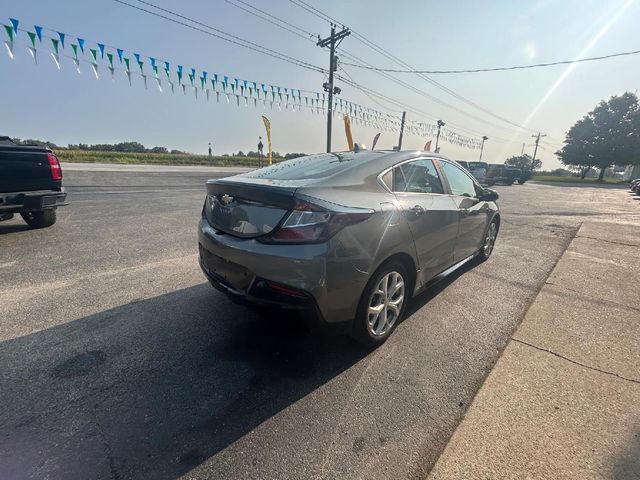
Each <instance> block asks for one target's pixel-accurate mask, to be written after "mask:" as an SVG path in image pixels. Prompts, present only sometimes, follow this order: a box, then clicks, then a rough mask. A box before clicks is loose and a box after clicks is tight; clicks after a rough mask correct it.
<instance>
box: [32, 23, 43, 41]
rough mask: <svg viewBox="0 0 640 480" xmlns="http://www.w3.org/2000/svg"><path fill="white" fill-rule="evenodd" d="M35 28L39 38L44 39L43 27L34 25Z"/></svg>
mask: <svg viewBox="0 0 640 480" xmlns="http://www.w3.org/2000/svg"><path fill="white" fill-rule="evenodd" d="M33 28H34V29H35V31H36V35H37V36H38V40H40V41H42V27H40V26H38V25H34V26H33Z"/></svg>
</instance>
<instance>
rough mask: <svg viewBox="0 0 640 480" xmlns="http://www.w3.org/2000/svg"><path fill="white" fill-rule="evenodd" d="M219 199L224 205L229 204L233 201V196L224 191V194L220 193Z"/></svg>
mask: <svg viewBox="0 0 640 480" xmlns="http://www.w3.org/2000/svg"><path fill="white" fill-rule="evenodd" d="M220 201H221V202H222V203H224V204H225V205H229V204H230V203H231V202H233V197H232V196H231V195H227V194H226V193H225V194H224V195H222V197H220Z"/></svg>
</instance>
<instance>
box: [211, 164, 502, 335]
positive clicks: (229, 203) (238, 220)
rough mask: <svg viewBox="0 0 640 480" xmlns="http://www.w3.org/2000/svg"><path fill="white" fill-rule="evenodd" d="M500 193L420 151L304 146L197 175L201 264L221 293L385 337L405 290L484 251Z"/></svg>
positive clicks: (410, 292) (411, 291) (494, 230)
mask: <svg viewBox="0 0 640 480" xmlns="http://www.w3.org/2000/svg"><path fill="white" fill-rule="evenodd" d="M497 198H498V194H497V193H496V192H494V191H493V190H488V189H484V188H483V187H481V186H480V184H479V183H478V182H477V181H476V179H474V178H473V177H472V176H471V175H470V174H469V173H468V172H467V171H466V170H464V169H463V168H461V167H460V166H459V165H458V164H457V163H456V162H454V161H452V160H448V159H446V158H443V157H442V156H440V155H434V154H430V153H426V152H389V151H361V152H357V153H355V152H344V153H327V154H319V155H310V156H306V157H300V158H296V159H293V160H288V161H285V162H282V163H278V164H276V165H273V166H269V167H266V168H262V169H259V170H254V171H252V172H249V173H244V174H241V175H235V176H232V177H227V178H223V179H217V180H209V181H208V182H207V197H206V200H205V203H204V207H203V210H202V218H201V219H200V224H199V244H200V245H199V247H200V265H201V267H202V270H203V271H204V273H205V274H206V276H207V277H208V279H209V281H210V282H211V284H212V285H213V286H214V287H215V288H217V289H218V290H220V291H222V292H224V293H226V294H227V295H229V296H230V297H232V298H234V299H236V300H240V301H241V302H243V303H244V302H249V303H253V304H261V305H266V306H278V307H284V308H290V309H300V310H303V318H304V319H305V320H309V321H310V323H311V324H312V325H315V326H319V325H322V326H342V327H346V328H347V329H348V331H349V332H350V333H351V334H352V335H353V336H354V337H356V338H357V339H358V340H360V341H362V342H364V343H365V344H368V345H372V346H375V345H378V344H381V343H382V342H384V341H385V340H386V339H387V338H388V337H389V335H390V334H391V332H392V331H393V330H394V328H395V327H396V325H398V323H399V320H400V319H401V318H402V314H403V312H404V310H405V308H406V306H407V303H408V300H409V299H410V298H411V297H412V296H414V295H415V294H417V293H418V292H420V291H421V290H423V289H424V288H425V287H427V286H428V285H430V284H431V283H433V282H434V281H437V280H438V279H439V278H441V277H442V276H443V275H445V274H446V273H448V272H449V271H451V270H453V269H455V268H457V267H459V266H461V265H462V264H464V263H466V262H468V261H470V260H472V259H474V258H477V259H479V260H486V259H487V258H488V257H489V255H491V251H492V250H493V245H494V242H495V240H496V236H497V234H498V230H499V228H500V213H499V210H498V206H497V205H496V203H495V201H496V200H497Z"/></svg>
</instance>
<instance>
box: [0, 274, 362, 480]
mask: <svg viewBox="0 0 640 480" xmlns="http://www.w3.org/2000/svg"><path fill="white" fill-rule="evenodd" d="M79 301H81V299H79ZM271 317H273V318H265V317H264V316H262V315H259V314H257V313H255V312H252V311H250V310H247V309H245V308H243V307H240V306H236V305H234V304H232V303H231V302H228V301H227V300H226V299H225V298H223V297H222V296H221V295H220V294H219V293H217V292H215V291H214V290H213V289H212V288H211V287H210V286H209V285H208V284H199V285H196V286H193V287H191V288H187V289H183V290H178V291H175V292H172V293H169V294H166V295H162V296H158V297H155V298H150V299H144V300H140V301H137V302H133V303H130V304H127V305H124V306H120V307H117V308H113V309H111V310H107V311H104V312H101V313H98V314H95V315H91V316H87V317H85V318H81V319H78V320H75V321H72V322H69V323H64V324H61V325H59V326H56V327H52V328H50V329H47V330H43V331H40V332H36V333H33V334H30V335H27V336H24V337H20V338H16V339H11V340H7V341H4V342H2V343H0V365H2V371H1V372H0V478H3V479H4V478H7V479H8V478H10V479H13V480H16V479H22V478H52V479H58V478H60V479H69V478H137V479H138V478H150V479H151V478H152V479H175V478H178V477H180V476H181V475H183V474H185V473H187V472H188V471H189V470H191V469H192V468H194V467H195V466H197V465H199V464H200V463H202V462H203V461H205V460H207V459H208V458H210V457H212V456H213V455H214V454H216V453H217V452H220V451H221V450H223V449H224V448H225V447H227V446H229V445H231V444H232V443H233V442H235V441H236V440H237V439H239V438H240V437H242V436H244V435H245V434H247V433H249V432H250V431H251V430H253V429H254V428H255V427H257V426H258V425H259V424H261V423H262V422H264V421H266V420H267V419H269V418H270V417H272V416H274V415H276V414H277V413H278V412H280V411H282V410H283V409H285V408H287V407H288V406H289V405H291V404H292V403H294V402H296V401H297V400H299V399H301V398H303V397H304V396H305V395H307V394H309V393H310V392H312V391H313V390H315V389H317V388H318V387H320V386H321V385H323V384H325V383H326V382H328V381H330V380H331V379H332V378H334V377H335V376H337V375H338V374H340V373H341V372H343V371H344V370H346V369H348V368H349V367H350V366H352V365H353V364H354V363H356V362H357V361H358V360H360V359H362V358H363V357H364V356H366V355H367V351H366V350H365V349H363V348H361V347H359V346H358V345H356V344H355V343H354V342H352V341H351V340H350V339H348V338H346V337H327V336H319V335H312V334H310V333H308V332H307V330H306V329H304V328H303V327H302V326H301V322H300V319H299V318H296V317H295V316H292V315H278V318H275V317H276V315H275V314H272V315H271ZM280 317H282V318H280ZM274 454H276V452H274ZM215 461H216V460H214V462H215ZM220 461H222V460H220ZM246 461H248V462H250V461H252V459H249V458H247V459H246Z"/></svg>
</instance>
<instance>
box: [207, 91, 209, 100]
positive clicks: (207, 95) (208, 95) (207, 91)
mask: <svg viewBox="0 0 640 480" xmlns="http://www.w3.org/2000/svg"><path fill="white" fill-rule="evenodd" d="M208 101H209V89H208V88H207V102H208Z"/></svg>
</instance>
